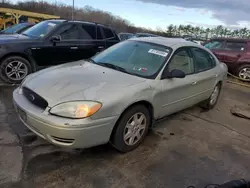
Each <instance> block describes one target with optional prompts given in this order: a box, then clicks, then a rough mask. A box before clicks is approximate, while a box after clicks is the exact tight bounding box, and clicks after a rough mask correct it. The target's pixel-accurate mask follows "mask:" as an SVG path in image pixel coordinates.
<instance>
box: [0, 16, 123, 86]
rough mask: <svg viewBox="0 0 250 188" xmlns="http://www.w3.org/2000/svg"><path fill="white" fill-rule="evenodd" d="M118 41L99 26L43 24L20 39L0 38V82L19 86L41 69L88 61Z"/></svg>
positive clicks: (4, 36) (102, 26)
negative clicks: (18, 84)
mask: <svg viewBox="0 0 250 188" xmlns="http://www.w3.org/2000/svg"><path fill="white" fill-rule="evenodd" d="M119 41H120V40H119V38H118V36H117V35H116V33H115V31H114V30H113V29H111V28H109V27H107V26H104V25H101V24H96V23H89V22H80V21H65V20H48V21H43V22H40V23H38V24H36V25H35V26H33V27H31V28H30V29H28V30H26V31H24V32H23V33H22V34H21V35H1V36H0V47H1V48H0V49H1V50H0V78H1V79H2V80H4V81H5V82H8V83H20V82H21V81H22V80H23V79H24V78H25V77H26V76H27V75H28V74H30V73H32V72H35V71H36V70H38V69H40V68H42V67H47V66H53V65H58V64H62V63H66V62H72V61H77V60H80V59H86V58H89V57H91V56H93V55H95V54H96V53H97V52H100V51H102V50H104V49H105V48H108V47H110V46H112V45H113V44H116V43H118V42H119Z"/></svg>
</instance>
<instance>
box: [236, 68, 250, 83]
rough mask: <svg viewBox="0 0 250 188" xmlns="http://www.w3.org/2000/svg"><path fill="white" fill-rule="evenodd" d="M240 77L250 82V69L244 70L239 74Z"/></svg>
mask: <svg viewBox="0 0 250 188" xmlns="http://www.w3.org/2000/svg"><path fill="white" fill-rule="evenodd" d="M239 77H240V78H241V79H243V80H247V81H250V68H243V69H241V70H240V72H239Z"/></svg>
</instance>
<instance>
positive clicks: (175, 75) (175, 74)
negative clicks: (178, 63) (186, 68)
mask: <svg viewBox="0 0 250 188" xmlns="http://www.w3.org/2000/svg"><path fill="white" fill-rule="evenodd" d="M185 76H186V75H185V73H184V72H183V71H182V70H178V69H174V70H172V71H171V72H168V71H164V72H163V74H162V77H161V79H165V78H185Z"/></svg>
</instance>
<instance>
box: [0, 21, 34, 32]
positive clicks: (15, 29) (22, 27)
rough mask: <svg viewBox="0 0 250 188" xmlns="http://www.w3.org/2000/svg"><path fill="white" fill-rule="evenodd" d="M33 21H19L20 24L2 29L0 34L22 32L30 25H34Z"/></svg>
mask: <svg viewBox="0 0 250 188" xmlns="http://www.w3.org/2000/svg"><path fill="white" fill-rule="evenodd" d="M34 25H35V24H34V23H20V24H15V25H13V26H11V27H9V28H7V29H4V30H2V31H0V34H1V35H2V34H5V35H8V34H20V33H22V32H24V31H25V30H27V29H29V28H31V27H32V26H34Z"/></svg>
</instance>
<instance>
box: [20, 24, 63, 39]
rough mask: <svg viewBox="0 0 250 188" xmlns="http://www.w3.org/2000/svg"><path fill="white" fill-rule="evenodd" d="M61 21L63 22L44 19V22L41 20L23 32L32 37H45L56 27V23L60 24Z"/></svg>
mask: <svg viewBox="0 0 250 188" xmlns="http://www.w3.org/2000/svg"><path fill="white" fill-rule="evenodd" d="M59 23H61V22H59V21H43V22H40V23H38V24H36V25H35V26H33V27H31V28H29V29H27V30H26V31H24V32H23V33H22V34H23V35H27V36H30V37H36V38H43V37H45V36H46V35H47V34H49V33H50V32H51V31H52V30H53V29H54V27H55V26H56V25H58V24H59Z"/></svg>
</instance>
